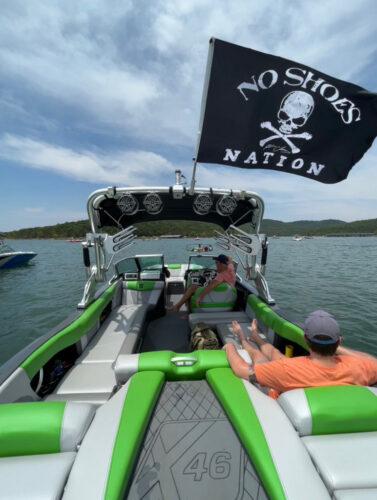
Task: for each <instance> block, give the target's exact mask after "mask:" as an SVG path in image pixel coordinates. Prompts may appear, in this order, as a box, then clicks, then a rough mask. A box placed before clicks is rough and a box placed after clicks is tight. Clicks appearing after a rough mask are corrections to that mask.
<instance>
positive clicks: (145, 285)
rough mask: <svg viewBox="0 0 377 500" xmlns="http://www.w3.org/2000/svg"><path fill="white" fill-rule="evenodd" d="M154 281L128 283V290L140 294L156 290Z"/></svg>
mask: <svg viewBox="0 0 377 500" xmlns="http://www.w3.org/2000/svg"><path fill="white" fill-rule="evenodd" d="M154 285H155V282H154V281H126V287H127V289H128V290H138V291H140V292H147V291H150V290H153V289H154Z"/></svg>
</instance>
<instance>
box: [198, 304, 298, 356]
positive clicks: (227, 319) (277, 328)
mask: <svg viewBox="0 0 377 500" xmlns="http://www.w3.org/2000/svg"><path fill="white" fill-rule="evenodd" d="M253 318H257V319H258V322H259V330H262V331H263V333H264V335H261V337H262V338H267V339H268V341H269V342H271V343H273V342H274V336H275V334H277V335H279V336H280V337H282V338H284V339H286V340H290V341H292V342H295V343H297V344H298V345H300V346H301V347H303V348H304V349H307V348H308V347H307V344H306V342H305V339H304V336H303V332H302V330H301V328H299V327H298V326H297V325H295V324H293V323H291V322H290V321H288V320H286V319H284V318H283V317H281V316H279V315H278V314H277V313H276V312H275V311H274V310H273V309H271V307H269V306H268V305H267V304H266V303H265V302H263V301H262V300H261V299H259V298H258V297H257V296H256V295H254V294H250V295H249V296H248V298H247V304H246V309H245V311H228V312H218V310H217V309H213V310H211V312H203V313H193V314H190V315H189V322H190V326H191V328H194V327H195V325H196V324H197V323H199V322H204V323H206V324H207V325H208V326H209V327H210V328H215V329H216V331H217V333H218V335H219V337H220V339H221V340H222V342H223V343H224V344H226V343H232V344H234V345H235V346H236V348H238V349H240V347H241V346H240V342H239V340H238V337H237V336H236V335H234V333H233V330H232V321H233V320H237V321H238V323H239V324H240V326H241V328H242V330H243V331H244V332H245V334H247V332H248V331H250V323H251V320H252V319H253Z"/></svg>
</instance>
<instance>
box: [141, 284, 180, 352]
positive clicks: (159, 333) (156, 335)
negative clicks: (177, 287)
mask: <svg viewBox="0 0 377 500" xmlns="http://www.w3.org/2000/svg"><path fill="white" fill-rule="evenodd" d="M181 297H182V295H175V294H171V295H168V296H167V298H166V304H167V305H168V306H170V305H173V304H175V303H176V302H178V300H179V299H180V298H181ZM185 314H187V308H186V305H183V306H182V308H181V310H180V311H179V313H177V312H174V311H167V312H166V314H165V316H163V317H162V318H158V319H155V320H153V321H151V322H150V323H149V325H148V327H147V330H146V332H145V335H144V341H143V344H142V346H141V349H140V350H141V352H146V351H164V350H169V351H174V352H178V353H181V352H190V350H189V335H190V325H189V322H188V320H185V319H181V317H182V316H184V315H185Z"/></svg>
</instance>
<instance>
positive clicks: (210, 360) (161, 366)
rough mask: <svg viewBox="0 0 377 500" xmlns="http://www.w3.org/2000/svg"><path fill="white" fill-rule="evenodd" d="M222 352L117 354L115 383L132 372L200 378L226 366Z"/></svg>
mask: <svg viewBox="0 0 377 500" xmlns="http://www.w3.org/2000/svg"><path fill="white" fill-rule="evenodd" d="M227 366H228V362H227V359H226V356H225V352H224V351H223V350H220V349H216V350H213V351H212V350H200V351H193V352H190V353H187V352H186V353H183V354H179V353H175V352H173V351H155V352H143V353H141V354H129V355H120V356H119V357H118V359H117V361H116V363H115V366H114V371H115V375H116V379H117V383H118V384H124V383H125V382H126V381H127V380H128V379H129V378H130V377H131V376H132V375H133V374H134V373H137V372H148V371H153V370H158V371H160V372H163V373H164V375H165V377H166V380H201V379H203V378H205V374H206V372H207V371H208V370H210V369H212V368H221V367H227Z"/></svg>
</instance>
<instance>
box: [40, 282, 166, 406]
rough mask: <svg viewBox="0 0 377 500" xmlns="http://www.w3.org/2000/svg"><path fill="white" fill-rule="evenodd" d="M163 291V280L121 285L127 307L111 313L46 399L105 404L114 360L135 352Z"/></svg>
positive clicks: (113, 382)
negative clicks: (149, 313) (146, 322)
mask: <svg viewBox="0 0 377 500" xmlns="http://www.w3.org/2000/svg"><path fill="white" fill-rule="evenodd" d="M163 289H164V283H163V282H162V281H161V282H160V281H126V282H124V290H123V300H127V305H122V306H119V307H117V308H116V309H114V310H113V311H111V313H110V314H109V316H108V318H106V320H105V322H104V323H103V325H102V326H101V329H100V331H99V332H98V334H97V335H96V336H95V337H94V339H93V340H92V341H91V342H90V344H89V345H88V346H87V348H86V349H85V351H84V353H83V354H82V355H81V356H80V357H79V358H78V359H77V361H76V364H75V366H74V367H73V368H72V369H71V371H70V372H69V373H68V374H67V376H66V377H65V378H64V379H63V381H62V382H61V384H60V385H59V386H58V387H57V390H56V393H55V394H52V395H50V396H48V398H47V399H48V400H49V401H56V400H62V399H63V400H72V401H89V402H91V403H93V404H97V405H99V404H102V403H103V402H105V401H106V400H107V399H108V398H109V397H110V396H111V394H112V392H113V390H114V388H115V386H116V383H117V382H116V377H115V373H114V369H113V365H114V363H115V361H116V359H117V357H118V356H119V355H122V354H130V353H132V352H133V351H134V350H135V348H136V346H137V343H138V340H139V338H140V336H141V334H142V329H143V325H144V324H145V318H146V314H147V312H148V310H149V309H151V308H153V307H155V306H156V304H157V302H158V300H159V298H160V296H161V293H163Z"/></svg>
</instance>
